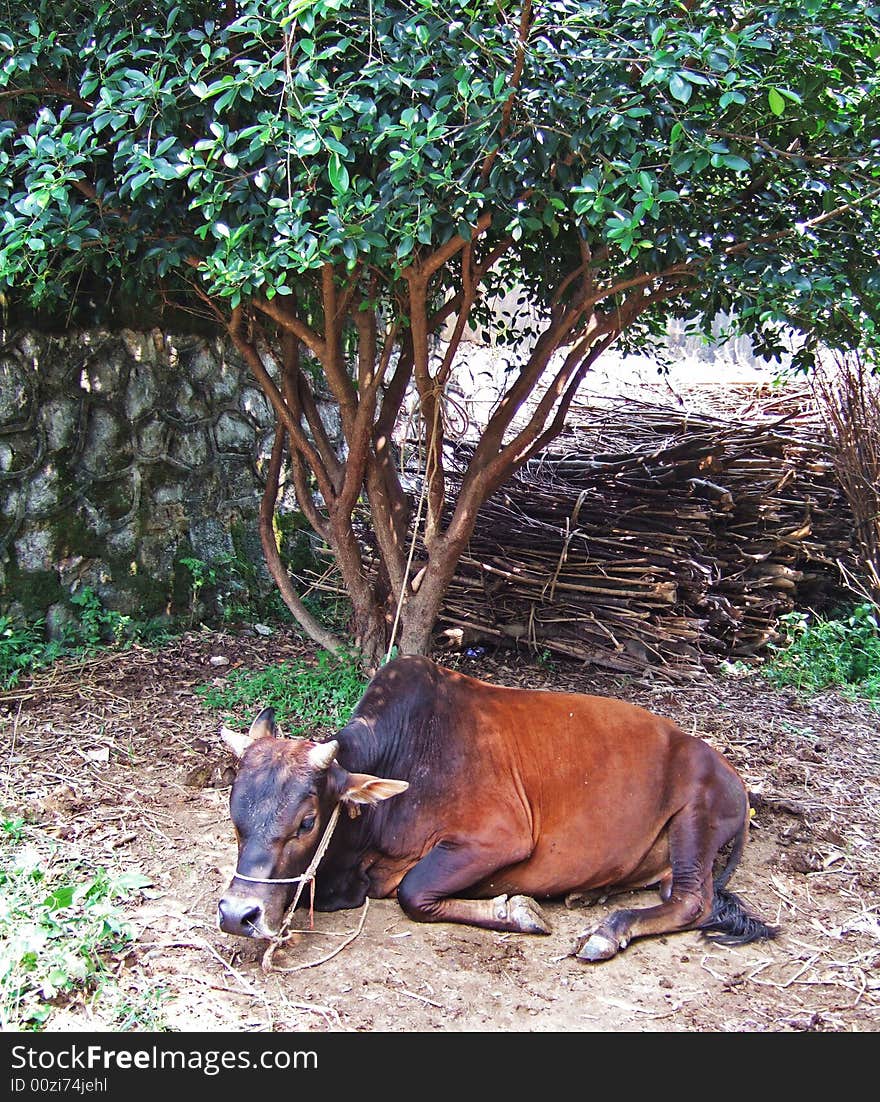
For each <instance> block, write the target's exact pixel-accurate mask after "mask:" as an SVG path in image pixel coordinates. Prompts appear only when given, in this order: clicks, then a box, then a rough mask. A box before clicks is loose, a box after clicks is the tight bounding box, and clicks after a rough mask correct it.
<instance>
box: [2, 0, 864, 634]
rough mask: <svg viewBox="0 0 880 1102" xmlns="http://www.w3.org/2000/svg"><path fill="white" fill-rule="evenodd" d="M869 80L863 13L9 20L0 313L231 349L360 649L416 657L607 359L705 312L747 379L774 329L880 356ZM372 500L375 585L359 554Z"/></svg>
mask: <svg viewBox="0 0 880 1102" xmlns="http://www.w3.org/2000/svg"><path fill="white" fill-rule="evenodd" d="M878 55H880V9H878V7H876V6H873V5H870V4H869V5H866V4H863V3H854V2H848V0H800V2H798V3H788V4H785V3H784V4H744V3H727V4H708V3H699V2H694V0H690V2H686V3H682V2H679V3H667V2H665V0H663V2H661V0H606V2H601V0H595V2H575V0H557V2H554V3H540V2H535V3H530V2H514V0H497V2H491V3H476V2H470V3H451V2H447V3H443V2H438V0H372V2H371V3H369V4H364V3H354V2H349V0H284V2H279V0H262V2H260V3H257V2H255V0H243V2H239V3H235V2H232V0H228V2H226V3H219V2H215V3H208V2H202V3H177V2H174V0H154V2H151V3H147V2H134V0H128V2H126V0H120V2H115V3H106V2H105V3H98V4H97V5H95V4H94V3H85V2H83V0H53V2H49V0H32V2H27V0H21V2H12V0H7V3H6V5H5V12H4V15H3V16H2V17H0V57H2V59H3V60H2V65H0V97H2V99H0V104H2V113H3V115H4V116H5V117H4V118H3V119H2V121H0V205H2V210H3V214H2V220H0V287H2V288H4V289H5V295H6V298H7V300H8V301H9V302H10V303H11V304H13V305H14V306H18V305H21V304H27V305H29V306H30V307H31V308H42V309H44V310H45V309H49V310H54V311H55V312H56V314H57V313H58V312H63V313H64V314H66V315H68V316H70V317H72V318H81V317H83V316H89V317H94V316H100V314H101V312H102V311H104V310H105V309H107V308H108V304H110V305H112V304H113V303H115V302H118V301H120V300H121V299H128V300H129V301H131V300H132V299H133V298H134V299H135V300H136V301H137V302H139V303H140V302H143V301H144V300H145V298H146V296H148V295H150V296H152V297H153V298H154V299H155V300H157V301H158V302H161V303H165V304H172V305H173V306H175V307H176V308H178V309H185V310H188V311H195V312H198V313H201V314H202V315H204V316H205V317H206V318H208V319H209V320H211V321H212V322H213V323H215V324H217V325H218V326H220V327H221V328H225V329H226V330H227V331H228V332H229V333H230V334H231V335H232V336H233V338H234V339H235V340H236V342H237V344H238V345H239V347H240V348H241V350H242V351H243V352H244V353H245V354H246V355H247V356H248V357H249V362H250V363H251V366H252V368H253V370H254V373H255V376H256V377H257V378H258V380H259V381H260V383H261V385H263V387H264V389H265V390H266V393H267V394H268V395H269V397H270V398H271V400H272V402H273V405H274V406H275V409H276V411H277V413H278V418H279V432H280V437H279V444H278V448H279V457H278V464H279V469H280V464H281V449H282V447H283V445H284V442H285V440H286V441H287V444H288V447H289V449H290V463H291V467H292V472H293V476H294V481H295V483H296V487H297V493H298V496H299V498H300V503H301V506H302V507H303V509H304V512H305V513H306V515H307V517H308V518H309V520H310V522H311V523H312V525H313V526H314V527H315V528H316V530H317V531H318V532H320V533H321V534H322V535H323V536H324V537H325V538H326V539H327V540H328V542H329V543H330V544H331V546H332V547H333V550H334V551H335V553H336V555H337V558H338V559H339V561H340V566H341V569H342V572H343V576H344V578H345V581H346V584H347V586H348V588H349V591H350V592H351V593H352V597H353V600H354V605H355V612H356V619H358V620H359V623H360V626H359V635H360V636H361V637H363V635H364V633H365V632H366V631H367V629H366V628H365V627H364V625H365V623H366V620H368V619H369V618H370V616H373V618H374V619H375V618H376V617H377V616H378V618H379V620H381V621H383V622H385V623H386V626H387V621H388V620H390V615H389V609H390V607H391V606H393V604H394V602H395V601H396V600H397V599H398V598H403V597H405V598H406V609H405V616H404V621H405V622H406V618H407V616H415V618H416V620H418V621H419V624H418V626H417V627H416V628H415V629H414V631H415V634H414V635H413V636H412V638H409V639H408V637H407V633H406V625H405V624H404V637H403V645H404V649H412V647H418V646H419V645H423V644H424V623H425V622H427V621H428V620H430V619H432V615H433V613H432V609H433V612H434V613H435V612H436V607H437V603H438V600H439V598H440V597H442V590H443V588H444V587H445V584H446V582H447V581H448V577H449V575H450V572H451V570H452V569H454V564H455V560H456V558H457V555H458V554H459V553H460V551H461V548H462V547H463V546H464V543H465V542H466V539H467V536H468V535H469V529H470V528H471V527H472V523H473V516H474V515H475V513H476V510H477V509H478V508H479V505H480V503H481V502H482V501H483V500H485V497H486V496H487V494H488V493H491V492H492V490H493V489H494V488H496V487H497V486H498V485H500V484H501V482H503V481H504V479H505V478H506V477H507V476H508V475H509V474H510V472H511V471H512V470H514V469H515V468H516V466H517V465H518V464H520V463H522V462H524V461H525V459H526V458H528V456H529V455H530V454H533V453H534V451H535V450H537V448H539V447H540V446H542V445H543V444H544V443H546V442H547V440H548V439H549V438H551V437H552V435H554V434H555V433H556V432H558V431H559V429H560V428H561V425H562V422H563V421H564V418H565V413H566V411H567V408H568V403H569V402H570V401H571V397H572V395H573V393H574V389H576V386H577V384H578V383H579V381H580V379H581V378H582V377H583V374H584V372H585V371H586V370H588V369H589V366H590V365H591V364H592V362H593V361H594V360H595V358H596V356H598V355H599V354H601V352H602V351H603V350H604V349H605V348H606V347H607V346H608V345H609V344H610V343H611V342H612V341H618V342H624V343H629V344H630V345H636V344H639V343H641V342H643V341H644V340H645V339H646V338H648V337H650V336H651V335H652V334H653V335H656V334H659V333H662V332H663V330H664V329H665V326H666V322H667V319H668V317H669V315H670V314H676V315H679V316H683V317H687V318H690V319H691V320H692V322H693V323H694V324H695V325H698V326H700V327H702V328H703V329H704V330H706V331H708V330H709V329H710V327H711V325H712V324H713V322H714V321H715V319H716V317H717V315H718V314H719V312H725V313H726V314H727V315H729V316H730V317H731V319H732V320H731V326H732V327H733V328H735V329H737V330H740V331H745V332H749V333H751V334H752V335H753V337H754V339H755V340H756V342H757V344H758V347H759V348H760V349H763V350H764V351H765V352H767V353H768V354H771V353H773V352H774V351H776V350H778V348H779V347H780V342H781V340H782V333H783V331H784V330H785V329H787V328H792V329H794V330H795V331H797V332H798V333H799V334H800V349H799V357H800V362H802V363H804V364H807V363H809V361H810V357H811V355H812V349H813V347H814V346H815V344H816V342H818V341H820V340H821V341H825V342H827V343H829V344H831V345H833V346H835V347H851V346H857V345H859V344H861V345H862V346H864V347H867V348H869V349H870V348H872V347H873V345H874V343H875V340H876V324H877V317H878V314H877V304H878V292H880V267H878V261H877V257H878V252H880V250H878V245H880V234H878V229H880V224H878V223H880V215H878V211H880V204H878V202H877V200H878V198H880V165H878V127H877V121H878V75H877V74H878V64H877V62H878ZM514 286H516V287H519V288H523V289H524V291H525V292H526V294H525V295H524V296H523V297H524V299H527V300H528V301H529V302H531V303H533V304H537V305H538V306H539V308H540V310H539V318H538V321H537V322H535V323H534V326H533V327H534V330H535V331H534V332H533V334H532V336H533V338H537V341H536V343H533V344H532V345H530V346H529V350H528V351H522V352H519V353H515V354H514V356H513V358H512V364H513V371H512V373H511V386H510V389H509V392H508V399H507V401H506V402H502V403H501V405H500V407H499V408H498V409H496V410H495V411H494V414H493V420H492V421H491V422H490V424H489V426H488V427H487V432H486V434H485V436H484V439H483V441H482V443H481V446H480V447H479V448H478V449H477V451H476V452H475V455H474V460H473V462H472V465H471V469H470V472H469V475H468V478H467V479H466V480H465V484H464V487H463V490H462V495H461V497H460V498H459V501H458V505H457V507H456V509H455V510H454V512H453V513H452V514H451V515H449V514H446V513H444V507H445V495H444V474H443V462H442V455H443V444H444V417H443V407H442V393H443V390H444V387H445V386H446V384H447V382H448V380H449V378H450V374H451V371H452V367H453V360H454V353H455V350H456V348H457V345H458V341H459V339H460V337H461V334H462V332H463V331H464V329H465V327H466V326H468V325H475V324H479V323H482V324H489V323H490V322H491V321H492V317H491V315H490V314H489V313H488V312H487V310H486V305H485V304H486V302H487V298H488V297H489V296H490V295H491V293H492V292H494V291H498V290H503V289H506V288H510V287H514ZM497 325H498V323H497V319H496V326H497ZM444 326H445V327H446V328H445V335H446V336H447V337H451V344H450V346H449V349H450V351H449V354H448V355H445V356H441V357H440V359H439V360H438V359H436V358H432V356H431V343H430V342H431V339H432V338H433V336H434V335H435V334H437V333H438V332H440V331H441V329H443V327H444ZM527 328H528V325H527V323H526V322H525V321H524V320H523V319H513V321H512V322H511V324H510V328H509V332H508V334H507V336H508V337H509V339H510V340H511V341H512V342H514V343H515V342H516V340H517V339H518V338H519V337H521V336H522V335H523V334H524V332H525V330H526V329H527ZM560 348H565V349H566V355H565V357H564V359H563V362H562V364H561V366H560V363H559V362H558V361H556V362H554V361H552V360H551V356H552V354H553V353H555V352H556V351H557V350H558V349H560ZM535 349H537V351H535ZM319 376H320V377H323V379H324V381H325V383H326V384H327V385H328V386H329V388H330V391H331V392H332V394H333V396H334V398H335V400H336V402H337V403H338V405H339V408H340V412H341V415H342V424H343V431H344V435H345V438H346V439H345V445H344V447H343V448H342V449H341V450H340V449H337V448H335V447H334V446H333V445H332V444H331V442H330V441H329V440H328V439H327V438H326V435H325V434H324V433H323V432H322V429H321V426H320V424H319V419H318V417H317V412H316V408H315V395H314V379H315V378H316V377H319ZM410 383H413V384H414V386H415V387H416V389H417V391H418V393H419V397H420V403H421V411H422V416H423V433H424V435H425V437H426V438H427V439H428V441H429V443H428V447H427V458H426V472H427V483H428V491H429V492H428V495H427V503H426V507H427V521H426V524H427V527H426V531H425V546H424V561H423V562H422V563H421V564H419V563H417V564H416V566H417V568H418V569H419V570H421V567H422V566H424V565H425V564H427V570H426V571H422V573H421V578H422V579H427V581H428V582H430V583H431V584H422V585H421V587H420V586H419V584H418V583H414V579H413V577H410V576H408V575H407V571H406V564H405V549H404V543H405V539H404V535H403V534H404V532H405V530H406V527H407V522H408V519H409V512H410V503H409V502H408V501H407V500H406V497H405V495H404V494H403V493H402V491H401V488H400V483H399V479H398V473H397V471H396V470H395V463H394V458H393V456H392V455H391V454H390V452H389V451H388V449H387V439H388V436H389V434H390V431H391V429H392V428H393V425H394V421H395V419H396V416H397V413H398V411H399V409H400V405H401V402H402V398H403V393H404V390H405V389H406V387H407V385H409V384H410ZM530 395H532V396H534V397H535V398H536V399H538V402H537V412H536V414H535V416H534V417H532V419H531V420H530V421H529V422H528V424H527V426H526V428H525V429H522V428H517V427H515V426H514V422H513V416H514V414H515V412H516V411H517V410H518V409H520V408H522V406H523V403H524V402H525V401H526V399H527V398H528V397H529V396H530ZM362 495H364V496H365V497H366V498H367V500H368V501H369V505H370V508H371V511H372V515H373V521H374V528H375V532H376V541H377V555H378V561H379V563H380V568H379V570H378V572H375V573H371V571H370V569H368V567H367V566H366V565H365V563H364V562H363V560H362V557H361V555H360V553H359V551H358V550H357V547H356V541H355V540H354V538H353V535H352V530H351V523H350V518H351V512H352V509H353V508H354V505H355V504H356V502H357V500H358V499H359V498H360V497H361V496H362ZM270 506H274V498H271V501H270ZM265 543H266V540H265V539H264V544H265ZM267 554H269V555H270V557H271V550H269V551H267ZM275 565H276V577H277V578H278V579H279V585H280V586H281V587H282V589H283V579H281V577H280V573H278V572H277V567H278V564H275ZM415 576H416V577H419V575H418V573H416V575H415ZM438 594H439V596H438ZM288 598H289V603H290V602H295V596H294V595H293V594H288ZM420 604H421V606H422V607H420ZM383 630H384V629H383ZM374 649H375V648H374Z"/></svg>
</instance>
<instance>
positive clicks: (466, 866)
mask: <svg viewBox="0 0 880 1102" xmlns="http://www.w3.org/2000/svg"><path fill="white" fill-rule="evenodd" d="M524 856H527V855H524ZM515 860H516V859H515ZM515 860H514V861H512V860H511V855H510V853H509V852H507V853H505V855H504V857H501V856H500V855H498V854H495V853H487V852H485V851H484V850H481V849H478V848H476V847H474V846H472V845H468V844H464V843H462V844H457V843H452V842H440V843H439V844H438V845H436V846H435V847H434V848H433V849H432V850H431V852H430V853H428V854H427V855H426V856H425V857H423V858H422V860H421V861H419V863H418V864H417V865H415V866H414V867H413V868H411V869H410V871H409V872H408V873H407V874H406V876H405V877H404V878H403V880H401V882H400V884H399V885H398V888H397V899H398V902H399V903H400V905H401V907H402V908H403V910H404V912H405V913H406V914H407V915H408V916H409V917H410V918H411V919H413V920H414V921H416V922H459V923H462V924H463V925H465V926H480V927H482V928H483V929H486V930H503V931H508V932H511V933H517V934H549V933H550V924H549V923H548V922H547V919H546V918H545V917H544V914H543V912H542V911H541V908H540V907H539V906H538V904H537V903H536V902H535V901H534V899H531V898H530V897H529V896H526V895H513V896H508V895H497V896H495V898H494V899H462V898H460V893H466V892H467V891H468V889H471V888H473V887H475V885H477V884H484V883H486V882H487V881H488V882H491V877H492V874H493V873H495V872H497V871H498V870H499V869H501V868H505V867H507V866H509V865H511V864H513V863H515Z"/></svg>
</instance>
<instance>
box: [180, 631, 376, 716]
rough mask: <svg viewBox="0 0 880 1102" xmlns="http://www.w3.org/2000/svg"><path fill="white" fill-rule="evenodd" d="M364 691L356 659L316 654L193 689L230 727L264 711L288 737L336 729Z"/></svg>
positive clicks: (364, 681) (243, 671)
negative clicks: (272, 712)
mask: <svg viewBox="0 0 880 1102" xmlns="http://www.w3.org/2000/svg"><path fill="white" fill-rule="evenodd" d="M365 688H366V678H365V677H364V675H363V673H362V672H361V670H360V668H359V666H358V664H357V661H356V659H355V658H354V657H353V656H349V655H345V656H342V657H334V656H333V655H331V654H329V653H328V652H327V651H319V652H318V655H317V657H316V659H315V662H314V663H307V662H304V661H302V660H294V661H289V662H281V663H279V664H278V665H277V666H269V667H267V668H266V669H263V670H233V671H232V672H231V673H230V674H229V675H228V677H226V678H225V679H224V680H223V682H222V684H220V685H217V684H211V685H202V686H200V687H199V688H197V689H196V692H197V693H198V695H199V696H201V697H202V699H203V700H204V702H205V703H206V704H207V705H208V706H209V707H211V708H215V709H216V710H217V711H219V712H221V713H222V715H223V719H224V722H226V723H227V724H229V725H230V726H238V727H241V726H247V725H248V724H249V723H250V721H251V720H252V719H253V718H254V716H255V715H256V714H257V713H258V712H259V711H260V710H261V709H263V708H274V709H275V717H276V720H277V721H278V723H279V724H280V725H281V726H282V727H283V728H284V729H285V731H286V732H287V733H288V734H294V735H299V734H309V733H310V732H312V731H315V730H316V729H317V730H326V729H329V730H338V729H339V728H340V727H344V726H345V724H346V723H347V722H348V720H349V719H350V717H351V713H352V711H353V709H354V706H355V705H356V704H357V702H358V701H359V700H360V698H361V696H362V695H363V692H364V689H365Z"/></svg>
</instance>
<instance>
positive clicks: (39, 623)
mask: <svg viewBox="0 0 880 1102" xmlns="http://www.w3.org/2000/svg"><path fill="white" fill-rule="evenodd" d="M70 601H71V604H72V605H73V607H74V608H75V609H76V613H77V619H76V621H75V622H74V623H71V624H66V625H65V627H64V629H63V633H62V636H61V638H60V639H46V635H45V621H44V620H36V621H33V622H31V623H28V622H23V621H21V620H17V619H14V618H13V617H11V616H8V615H0V691H2V690H4V689H12V688H14V687H15V686H16V685H17V684H18V683H19V681H20V680H21V679H22V677H27V676H30V675H31V674H34V673H37V672H38V671H39V670H41V669H45V668H46V667H47V666H51V665H52V664H53V663H54V662H57V661H59V660H61V659H66V658H81V657H83V656H84V655H88V654H93V653H95V652H96V651H98V650H101V649H103V648H105V647H107V646H120V645H126V644H128V643H132V642H139V643H143V644H145V645H159V644H161V643H163V642H166V641H167V640H168V639H169V638H170V637H171V632H170V631H169V630H168V629H167V626H166V625H165V624H164V623H163V622H158V621H155V620H149V621H144V622H140V623H136V622H134V621H133V620H132V619H131V617H129V616H123V615H122V613H120V612H115V611H113V610H112V609H108V608H105V607H104V605H103V604H102V603H101V600H100V598H99V597H98V595H97V594H96V593H95V592H94V590H92V589H90V588H89V587H88V586H86V587H85V588H84V589H82V590H79V591H78V592H76V593H74V594H73V596H72V597H71V598H70Z"/></svg>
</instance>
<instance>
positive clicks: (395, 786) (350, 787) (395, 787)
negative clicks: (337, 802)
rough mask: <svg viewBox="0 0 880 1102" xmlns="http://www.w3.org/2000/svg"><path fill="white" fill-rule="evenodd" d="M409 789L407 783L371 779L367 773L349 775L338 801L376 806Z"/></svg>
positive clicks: (379, 778)
mask: <svg viewBox="0 0 880 1102" xmlns="http://www.w3.org/2000/svg"><path fill="white" fill-rule="evenodd" d="M408 788H409V781H392V780H388V779H387V778H385V777H371V776H370V774H369V773H349V774H348V779H347V780H346V782H345V788H344V789H343V790H342V796H341V797H340V799H341V800H342V802H343V803H344V804H350V805H351V804H378V803H380V802H381V801H382V800H389V799H390V798H391V797H392V796H398V795H400V793H401V792H406V790H407V789H408Z"/></svg>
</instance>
